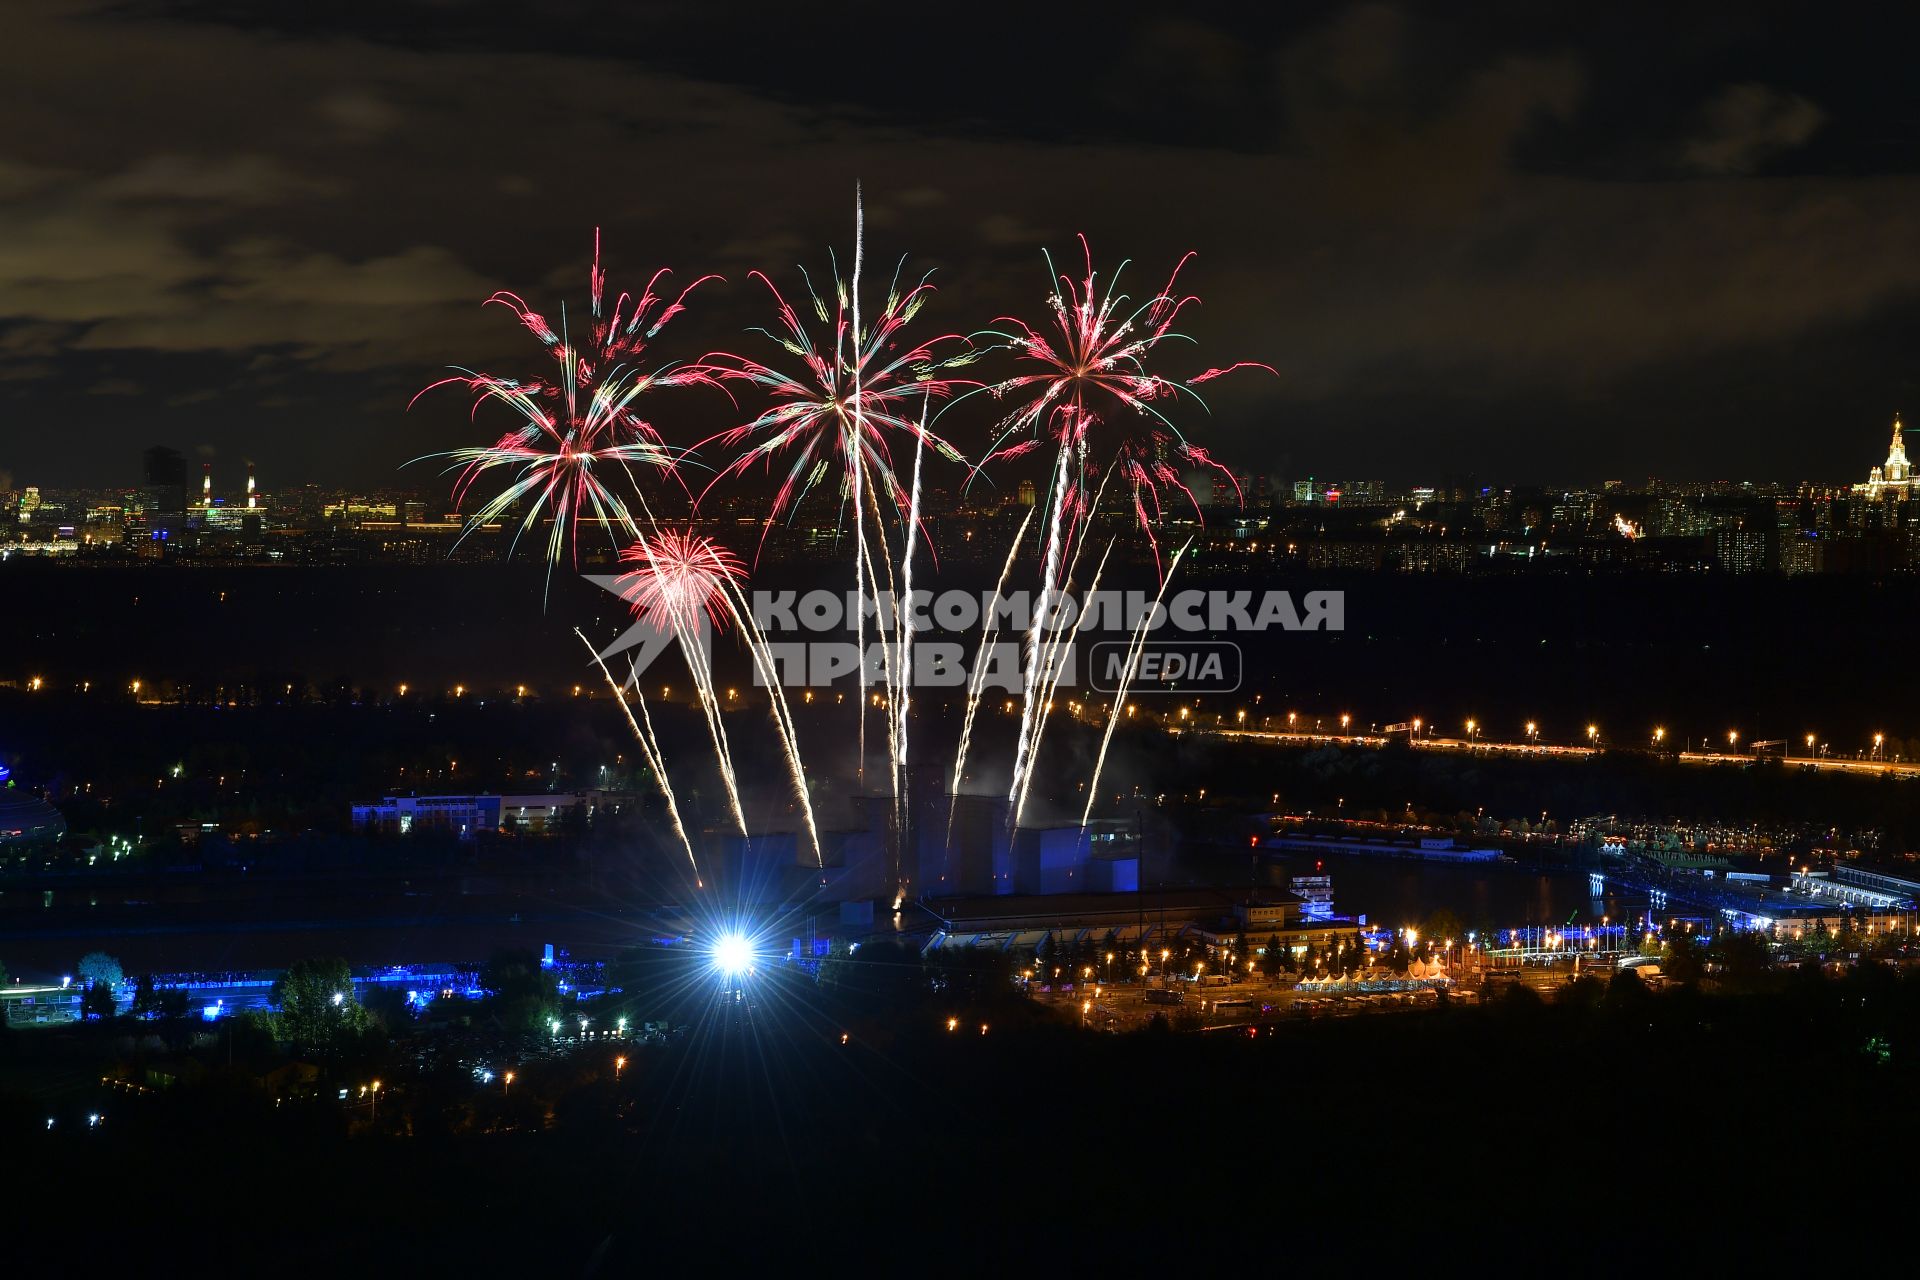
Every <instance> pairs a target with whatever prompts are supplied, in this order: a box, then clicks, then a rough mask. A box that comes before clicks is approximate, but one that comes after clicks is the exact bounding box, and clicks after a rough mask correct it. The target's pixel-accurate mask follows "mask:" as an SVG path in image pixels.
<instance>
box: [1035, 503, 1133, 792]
mask: <svg viewBox="0 0 1920 1280" xmlns="http://www.w3.org/2000/svg"><path fill="white" fill-rule="evenodd" d="M1113 544H1114V539H1112V538H1109V539H1107V549H1106V550H1105V551H1102V552H1101V553H1100V563H1099V564H1098V565H1097V566H1095V568H1094V571H1093V581H1092V582H1091V583H1090V584H1089V585H1088V587H1087V594H1088V595H1092V594H1093V593H1094V592H1095V591H1098V590H1099V589H1100V575H1101V574H1103V573H1105V572H1106V571H1107V557H1108V556H1109V555H1111V554H1113ZM1082 545H1084V543H1083V544H1082ZM1074 559H1075V560H1076V561H1077V560H1078V559H1079V554H1078V553H1077V552H1076V553H1075V555H1074ZM1068 574H1069V578H1068V581H1069V582H1071V581H1072V578H1071V574H1072V569H1071V568H1069V569H1068ZM1074 629H1075V628H1073V627H1061V628H1056V629H1055V631H1054V633H1053V640H1052V642H1051V643H1050V644H1049V646H1048V649H1047V669H1046V672H1045V675H1046V677H1047V686H1046V688H1045V689H1044V690H1042V693H1043V695H1044V696H1043V697H1042V699H1041V702H1040V708H1041V710H1040V717H1039V719H1038V720H1037V721H1035V723H1034V727H1033V752H1032V758H1031V759H1030V760H1029V762H1028V767H1027V776H1026V781H1025V783H1024V784H1023V785H1022V786H1021V788H1020V799H1019V801H1018V802H1017V803H1016V804H1015V805H1014V809H1013V823H1012V825H1013V826H1015V827H1018V826H1019V825H1020V816H1021V815H1022V814H1023V813H1025V812H1026V810H1027V795H1028V793H1029V792H1031V791H1032V790H1033V774H1034V769H1033V760H1034V759H1038V757H1039V755H1040V740H1041V739H1042V738H1044V737H1045V736H1046V733H1047V721H1048V720H1050V719H1052V718H1053V698H1054V693H1055V692H1056V691H1057V690H1058V689H1059V688H1060V677H1061V675H1062V674H1063V673H1064V671H1065V664H1064V663H1062V662H1061V661H1060V650H1061V648H1062V646H1063V645H1065V644H1070V643H1071V640H1070V639H1069V637H1071V635H1072V634H1073V631H1074Z"/></svg>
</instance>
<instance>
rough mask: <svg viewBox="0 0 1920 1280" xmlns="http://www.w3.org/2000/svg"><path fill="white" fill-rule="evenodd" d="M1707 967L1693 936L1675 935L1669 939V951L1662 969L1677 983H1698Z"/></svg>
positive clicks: (1661, 964)
mask: <svg viewBox="0 0 1920 1280" xmlns="http://www.w3.org/2000/svg"><path fill="white" fill-rule="evenodd" d="M1704 968H1705V966H1704V965H1703V964H1702V963H1701V960H1700V948H1699V947H1698V946H1697V945H1695V943H1694V940H1693V937H1692V935H1691V934H1686V933H1675V934H1674V935H1673V936H1672V937H1670V938H1668V939H1667V949H1666V952H1665V954H1664V955H1663V956H1662V957H1661V960H1660V969H1661V972H1662V973H1664V974H1665V975H1666V976H1667V977H1669V978H1671V979H1673V980H1674V981H1675V982H1698V981H1700V975H1701V972H1702V971H1703V970H1704Z"/></svg>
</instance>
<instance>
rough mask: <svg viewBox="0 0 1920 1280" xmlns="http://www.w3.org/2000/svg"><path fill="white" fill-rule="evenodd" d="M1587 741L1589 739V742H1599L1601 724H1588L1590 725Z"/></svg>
mask: <svg viewBox="0 0 1920 1280" xmlns="http://www.w3.org/2000/svg"><path fill="white" fill-rule="evenodd" d="M1587 741H1588V742H1595V743H1597V742H1599V741H1600V726H1599V725H1597V724H1590V725H1588V726H1587Z"/></svg>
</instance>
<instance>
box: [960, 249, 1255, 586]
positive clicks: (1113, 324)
mask: <svg viewBox="0 0 1920 1280" xmlns="http://www.w3.org/2000/svg"><path fill="white" fill-rule="evenodd" d="M1080 247H1081V251H1082V253H1083V255H1084V257H1085V261H1086V274H1085V275H1084V276H1083V277H1082V278H1081V279H1080V280H1079V281H1078V282H1077V283H1076V282H1075V281H1074V280H1073V279H1072V278H1071V277H1069V276H1067V275H1065V274H1062V273H1061V272H1059V271H1057V270H1056V269H1055V268H1054V265H1053V258H1052V255H1050V254H1049V255H1047V270H1048V274H1049V275H1051V276H1053V277H1054V279H1055V281H1056V286H1057V287H1056V288H1055V290H1054V292H1053V293H1052V294H1051V295H1050V296H1049V297H1048V299H1047V302H1048V306H1049V307H1050V308H1051V309H1052V312H1053V320H1052V323H1051V324H1050V325H1041V326H1034V325H1030V324H1028V323H1026V322H1025V321H1023V320H1020V319H1018V318H1016V317H1012V316H1003V317H1001V318H1000V320H998V321H996V324H998V325H1001V326H1004V327H1002V328H997V329H989V330H987V331H986V335H991V336H993V337H996V338H998V339H1000V340H1001V343H1002V344H1003V345H1005V346H1006V347H1008V348H1010V349H1011V350H1012V351H1014V353H1015V354H1016V356H1017V358H1018V359H1019V361H1020V362H1021V365H1022V368H1021V371H1020V372H1018V373H1015V374H1014V375H1013V376H1011V377H1008V378H1005V379H1002V380H1001V381H999V382H996V383H993V384H991V385H990V386H988V387H986V388H984V390H986V391H987V392H988V394H990V395H991V396H993V397H994V398H995V399H1005V400H1011V401H1015V402H1017V403H1016V407H1015V408H1014V409H1013V410H1012V411H1011V412H1010V413H1009V414H1007V416H1006V417H1005V418H1003V419H1002V420H1001V422H1000V425H999V427H998V428H997V429H996V438H995V440H994V444H993V448H992V451H991V452H990V453H989V454H988V455H987V457H986V458H985V459H984V460H983V461H982V463H981V465H982V466H983V467H984V466H986V465H988V464H991V463H993V462H996V461H1006V460H1010V459H1013V458H1018V457H1021V456H1023V455H1025V454H1027V453H1031V452H1033V451H1034V450H1035V449H1037V448H1039V447H1040V445H1041V443H1042V442H1043V440H1045V439H1051V440H1052V441H1053V443H1054V444H1055V446H1056V447H1057V448H1058V450H1059V451H1060V452H1061V453H1062V454H1063V455H1065V456H1067V457H1068V458H1070V459H1071V461H1072V464H1073V465H1072V467H1071V468H1070V469H1069V470H1068V471H1067V472H1066V473H1065V474H1064V475H1063V476H1060V477H1057V478H1056V481H1055V484H1054V492H1053V494H1052V499H1051V501H1052V506H1053V508H1054V511H1055V513H1056V519H1058V520H1060V522H1061V523H1062V524H1063V531H1062V534H1063V537H1064V538H1065V539H1067V540H1068V541H1069V542H1071V541H1072V539H1073V538H1074V537H1075V535H1076V534H1077V532H1078V529H1079V527H1080V526H1081V525H1082V524H1083V523H1084V522H1085V520H1086V519H1087V518H1088V517H1089V516H1090V515H1091V514H1092V510H1093V506H1094V505H1096V504H1092V503H1089V502H1088V501H1087V499H1086V491H1087V487H1088V484H1089V479H1090V473H1091V472H1093V471H1095V470H1100V469H1104V468H1108V467H1111V468H1112V469H1114V470H1117V471H1118V472H1119V473H1120V474H1121V476H1122V477H1123V478H1124V479H1125V480H1126V482H1127V486H1128V489H1129V490H1130V495H1131V501H1132V507H1133V512H1134V517H1135V519H1136V520H1137V521H1138V523H1139V525H1140V527H1141V529H1142V530H1144V531H1145V532H1146V534H1147V537H1148V538H1149V540H1152V539H1153V529H1154V526H1155V525H1156V524H1158V523H1159V520H1160V516H1161V513H1162V502H1161V495H1162V493H1163V491H1164V490H1167V489H1174V490H1177V491H1178V492H1179V493H1181V494H1182V495H1184V496H1185V497H1186V498H1187V500H1188V501H1189V502H1190V503H1192V505H1193V508H1194V510H1195V512H1196V514H1197V513H1198V512H1199V510H1200V504H1199V502H1198V500H1197V499H1196V498H1195V497H1194V494H1193V492H1192V490H1191V489H1189V488H1188V487H1187V486H1186V484H1185V483H1184V482H1183V481H1182V480H1181V478H1180V472H1179V470H1178V464H1186V465H1188V466H1191V467H1196V468H1199V469H1200V470H1203V471H1207V472H1211V473H1212V474H1214V475H1215V476H1218V477H1220V478H1221V479H1224V480H1225V481H1226V482H1227V483H1228V484H1230V485H1232V486H1233V488H1234V492H1235V494H1236V495H1237V494H1238V493H1239V485H1238V483H1237V482H1235V481H1234V478H1233V474H1232V472H1230V471H1229V470H1228V469H1227V468H1226V467H1224V466H1222V465H1221V464H1220V463H1218V462H1216V461H1215V460H1214V459H1213V457H1212V455H1210V454H1209V453H1208V452H1207V451H1206V450H1205V449H1203V448H1201V447H1200V446H1198V445H1196V444H1193V443H1192V442H1191V441H1189V440H1188V439H1187V438H1186V437H1185V436H1183V435H1182V434H1181V433H1180V431H1179V429H1178V428H1177V427H1175V426H1174V424H1173V420H1172V419H1171V418H1169V417H1168V416H1167V414H1166V412H1164V411H1163V409H1162V408H1161V406H1162V405H1163V404H1165V405H1168V406H1169V407H1170V406H1171V403H1172V402H1173V401H1174V400H1176V399H1177V398H1178V397H1180V396H1182V395H1185V396H1188V397H1190V398H1192V399H1194V400H1196V401H1199V399H1200V397H1199V394H1198V393H1197V392H1196V391H1194V388H1195V387H1197V386H1199V385H1200V384H1201V383H1204V382H1210V381H1212V380H1213V379H1215V378H1218V377H1221V376H1222V375H1224V374H1227V373H1231V372H1233V371H1234V370H1236V369H1247V368H1253V369H1265V370H1267V372H1269V373H1272V372H1273V370H1272V368H1270V367H1269V366H1267V365H1263V364H1254V363H1251V362H1244V361H1243V362H1241V363H1239V364H1233V365H1227V366H1224V367H1221V368H1214V369H1208V370H1206V371H1205V372H1203V373H1200V374H1198V375H1196V376H1195V377H1193V378H1191V379H1188V380H1187V381H1184V382H1182V381H1180V380H1178V379H1174V378H1169V377H1165V376H1163V375H1161V374H1159V373H1155V372H1153V371H1151V370H1150V369H1149V368H1148V361H1149V359H1150V358H1151V357H1152V356H1153V355H1154V353H1155V351H1156V349H1157V348H1158V347H1159V346H1160V344H1161V343H1163V342H1167V341H1181V342H1188V341H1191V339H1190V338H1188V337H1187V336H1186V335H1185V334H1182V333H1178V332H1175V330H1174V328H1173V325H1174V322H1175V320H1177V319H1178V318H1179V315H1180V312H1181V311H1182V309H1184V308H1185V307H1186V306H1187V305H1188V304H1190V303H1194V302H1197V301H1198V299H1197V298H1195V297H1193V296H1192V295H1187V296H1181V295H1180V294H1179V293H1178V292H1176V288H1177V284H1178V281H1179V277H1180V272H1181V270H1182V268H1184V267H1185V266H1186V264H1187V262H1188V260H1189V259H1191V258H1192V257H1193V255H1192V254H1191V253H1189V254H1187V255H1186V256H1185V257H1183V258H1181V259H1180V261H1179V263H1177V264H1176V265H1175V266H1174V269H1173V274H1172V275H1171V276H1169V277H1168V279H1167V284H1166V287H1165V288H1164V289H1162V290H1161V291H1160V292H1159V293H1157V294H1155V295H1154V296H1153V297H1151V298H1149V299H1147V300H1146V301H1145V302H1143V303H1140V304H1139V305H1137V306H1130V305H1129V299H1128V297H1127V295H1125V294H1121V293H1115V292H1114V287H1115V286H1116V285H1117V283H1118V281H1119V278H1120V271H1116V272H1115V273H1114V275H1113V279H1112V280H1110V281H1109V282H1108V284H1107V287H1106V289H1105V291H1104V292H1103V291H1101V289H1100V287H1099V279H1098V276H1097V274H1096V273H1095V271H1094V268H1093V250H1092V248H1091V246H1089V245H1088V243H1087V239H1086V237H1085V236H1082V237H1080ZM1120 269H1121V271H1124V270H1125V269H1126V264H1125V263H1124V262H1123V263H1121V268H1120ZM986 335H977V336H986ZM1201 404H1202V406H1203V407H1204V401H1202V402H1201ZM1155 548H1156V550H1155V554H1156V555H1157V554H1158V545H1157V543H1156V544H1155Z"/></svg>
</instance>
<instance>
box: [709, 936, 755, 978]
mask: <svg viewBox="0 0 1920 1280" xmlns="http://www.w3.org/2000/svg"><path fill="white" fill-rule="evenodd" d="M712 958H713V967H714V968H715V969H716V970H718V971H719V973H720V976H721V977H723V978H738V977H740V976H741V975H742V974H748V973H752V972H753V961H754V955H753V940H752V939H750V938H748V937H747V935H746V934H744V933H723V934H721V935H720V936H719V937H717V938H715V939H714V940H713V950H712Z"/></svg>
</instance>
